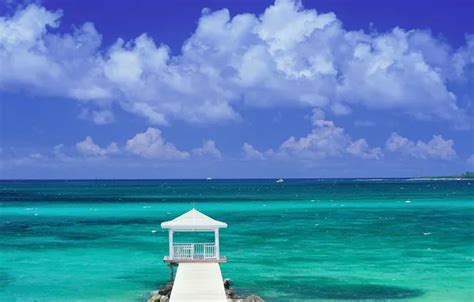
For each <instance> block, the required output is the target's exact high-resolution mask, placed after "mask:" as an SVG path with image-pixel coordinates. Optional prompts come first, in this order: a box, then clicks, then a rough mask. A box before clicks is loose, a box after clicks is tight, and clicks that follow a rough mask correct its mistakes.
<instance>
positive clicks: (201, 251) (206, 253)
mask: <svg viewBox="0 0 474 302" xmlns="http://www.w3.org/2000/svg"><path fill="white" fill-rule="evenodd" d="M173 258H174V259H187V260H199V259H216V247H215V244H214V243H175V244H174V245H173Z"/></svg>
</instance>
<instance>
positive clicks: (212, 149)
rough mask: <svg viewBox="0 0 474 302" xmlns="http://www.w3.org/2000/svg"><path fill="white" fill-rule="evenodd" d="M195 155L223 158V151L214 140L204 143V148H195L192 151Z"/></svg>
mask: <svg viewBox="0 0 474 302" xmlns="http://www.w3.org/2000/svg"><path fill="white" fill-rule="evenodd" d="M191 152H192V153H193V154H194V155H197V156H200V157H205V156H210V157H215V158H221V157H222V154H221V151H220V150H219V149H218V148H217V147H216V143H215V142H214V141H213V140H207V141H205V142H203V143H202V146H201V147H199V148H195V149H193V150H192V151H191Z"/></svg>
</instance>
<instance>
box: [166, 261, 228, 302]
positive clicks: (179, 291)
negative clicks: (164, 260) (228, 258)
mask: <svg viewBox="0 0 474 302" xmlns="http://www.w3.org/2000/svg"><path fill="white" fill-rule="evenodd" d="M185 301H212V302H214V301H216V302H217V301H222V302H226V301H227V298H226V294H225V289H224V283H223V279H222V273H221V269H220V266H219V263H216V262H214V263H211V262H194V263H192V262H190V263H180V264H179V265H178V270H177V272H176V278H175V280H174V285H173V290H172V291H171V298H170V302H185Z"/></svg>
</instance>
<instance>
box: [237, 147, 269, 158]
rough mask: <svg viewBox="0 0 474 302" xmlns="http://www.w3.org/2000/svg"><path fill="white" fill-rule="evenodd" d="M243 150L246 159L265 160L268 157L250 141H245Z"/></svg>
mask: <svg viewBox="0 0 474 302" xmlns="http://www.w3.org/2000/svg"><path fill="white" fill-rule="evenodd" d="M242 150H243V151H244V159H246V160H264V159H266V157H265V155H264V154H263V153H262V152H260V151H258V150H257V149H255V147H254V146H252V145H251V144H249V143H244V144H243V146H242Z"/></svg>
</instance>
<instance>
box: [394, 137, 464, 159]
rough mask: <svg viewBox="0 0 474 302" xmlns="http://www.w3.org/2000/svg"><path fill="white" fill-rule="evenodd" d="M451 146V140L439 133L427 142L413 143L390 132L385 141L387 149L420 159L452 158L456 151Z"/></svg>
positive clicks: (452, 143)
mask: <svg viewBox="0 0 474 302" xmlns="http://www.w3.org/2000/svg"><path fill="white" fill-rule="evenodd" d="M453 146H454V142H453V140H450V139H444V138H443V137H442V136H441V135H433V137H432V138H431V140H430V141H428V142H427V143H425V142H423V141H417V142H416V143H415V142H414V141H411V140H409V139H408V138H406V137H403V136H401V135H399V134H398V133H396V132H394V133H392V135H391V136H390V138H389V139H388V140H387V142H386V143H385V148H386V149H387V150H389V151H392V152H400V153H402V154H405V155H408V156H411V157H414V158H421V159H430V158H431V159H444V160H450V159H454V158H455V157H456V151H455V150H454V149H453Z"/></svg>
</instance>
